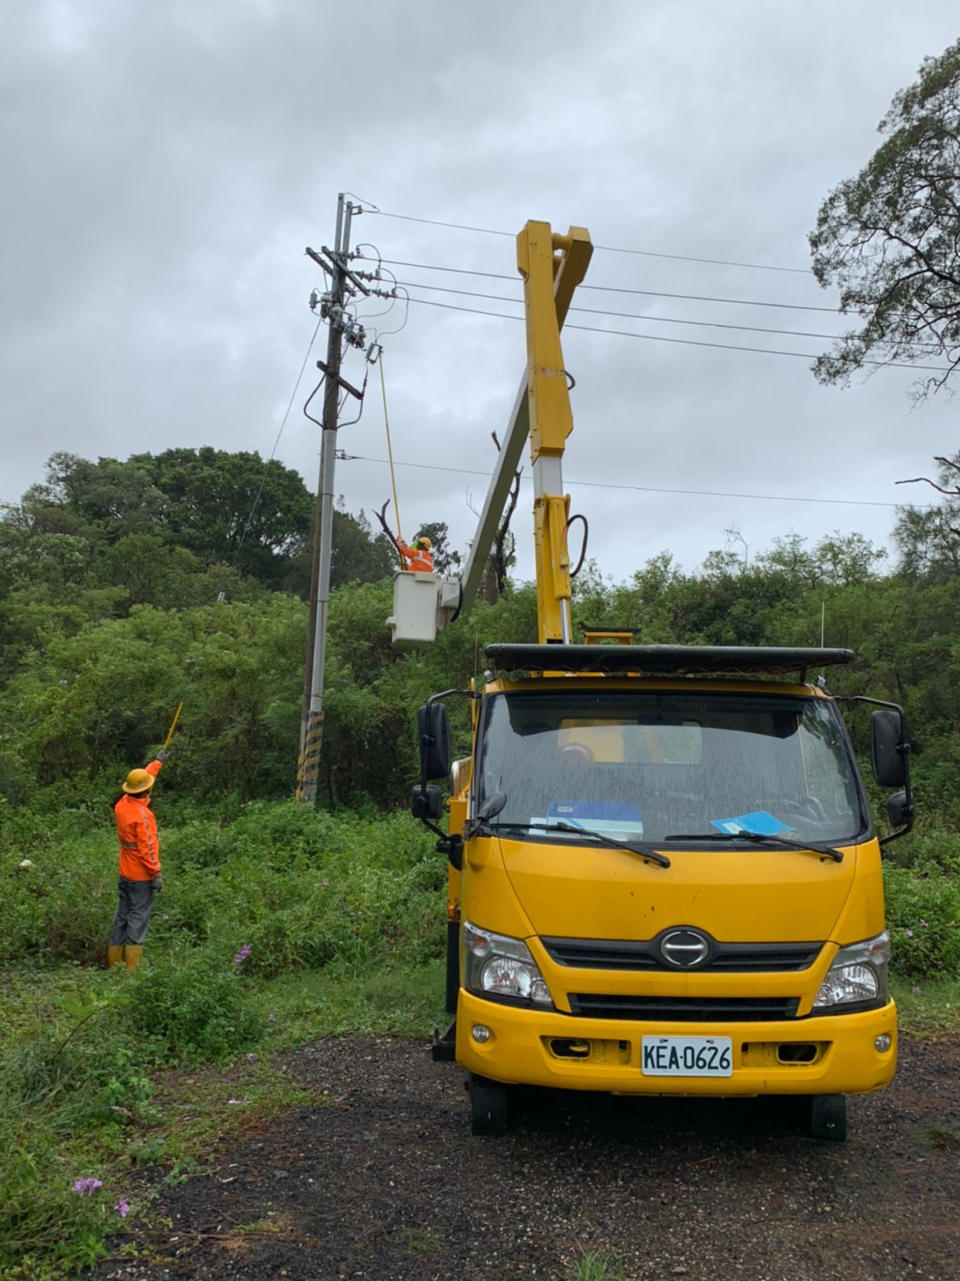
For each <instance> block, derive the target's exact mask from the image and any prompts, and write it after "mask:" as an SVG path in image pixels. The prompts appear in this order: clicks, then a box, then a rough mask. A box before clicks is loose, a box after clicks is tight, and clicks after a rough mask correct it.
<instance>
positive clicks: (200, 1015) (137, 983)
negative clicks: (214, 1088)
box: [128, 947, 263, 1062]
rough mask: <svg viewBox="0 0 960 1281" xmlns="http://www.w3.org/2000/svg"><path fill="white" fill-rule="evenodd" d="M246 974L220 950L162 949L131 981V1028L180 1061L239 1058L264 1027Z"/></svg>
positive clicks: (129, 987) (129, 984)
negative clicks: (246, 982) (238, 1054)
mask: <svg viewBox="0 0 960 1281" xmlns="http://www.w3.org/2000/svg"><path fill="white" fill-rule="evenodd" d="M211 953H212V954H211ZM240 968H241V967H240V966H239V965H235V964H234V963H233V961H232V960H231V959H230V958H229V957H227V956H224V955H223V954H222V952H221V953H220V954H219V955H218V954H217V952H216V951H215V950H214V949H206V950H197V949H191V948H188V947H179V948H173V949H171V950H169V951H168V950H165V949H160V950H159V951H158V953H157V954H156V955H154V956H152V957H151V958H150V959H149V961H148V962H144V964H143V965H142V966H141V968H140V969H138V970H136V971H135V972H134V973H133V974H132V975H131V976H130V977H129V979H128V994H129V1006H128V1017H129V1020H130V1024H131V1026H132V1027H133V1028H134V1029H135V1030H136V1031H138V1032H140V1033H141V1034H142V1035H143V1036H144V1037H146V1038H149V1039H150V1040H151V1041H152V1042H154V1044H156V1043H158V1042H159V1045H160V1047H162V1048H161V1053H162V1055H163V1057H164V1058H167V1059H173V1060H174V1061H186V1062H197V1061H200V1060H211V1059H212V1060H217V1059H223V1058H226V1057H228V1056H229V1055H233V1054H237V1053H239V1051H241V1050H243V1049H246V1048H247V1047H248V1046H250V1045H252V1044H253V1043H254V1042H255V1041H256V1040H257V1039H258V1038H259V1036H260V1033H261V1030H262V1027H263V1017H262V1015H261V1013H260V1011H259V1008H258V1006H257V1004H256V1003H255V1002H254V1000H253V999H252V998H251V996H250V994H249V992H248V991H247V989H246V987H245V986H244V983H243V978H242V975H241V973H240Z"/></svg>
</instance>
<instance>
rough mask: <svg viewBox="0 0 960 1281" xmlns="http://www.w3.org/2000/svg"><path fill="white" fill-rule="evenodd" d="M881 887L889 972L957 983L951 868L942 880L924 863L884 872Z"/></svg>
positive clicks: (956, 893)
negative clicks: (884, 893)
mask: <svg viewBox="0 0 960 1281" xmlns="http://www.w3.org/2000/svg"><path fill="white" fill-rule="evenodd" d="M958 863H960V860H958ZM885 884H886V891H887V925H888V928H889V930H890V938H891V943H892V947H893V965H894V968H895V970H896V971H897V972H898V973H900V974H903V975H906V976H910V977H916V978H957V977H960V886H958V883H957V877H956V868H955V869H954V870H953V872H952V873H951V874H949V875H948V874H946V873H944V871H943V869H942V868H940V867H938V866H936V865H935V864H930V863H925V864H920V865H919V866H916V867H909V868H906V867H893V866H888V867H887V869H886V875H885Z"/></svg>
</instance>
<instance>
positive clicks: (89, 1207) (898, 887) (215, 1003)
mask: <svg viewBox="0 0 960 1281" xmlns="http://www.w3.org/2000/svg"><path fill="white" fill-rule="evenodd" d="M61 799H62V798H61ZM158 809H159V811H160V814H159V817H160V825H161V838H162V849H163V862H164V875H165V880H166V888H165V889H164V890H163V892H162V893H161V895H160V896H159V897H158V899H157V901H156V904H155V908H154V915H153V920H152V923H151V927H150V934H149V937H148V940H147V945H146V949H145V959H144V963H143V966H142V967H141V968H140V969H139V970H137V971H136V972H133V973H128V972H127V971H125V970H110V971H107V970H105V969H104V968H103V960H104V953H105V948H106V942H107V937H108V934H109V929H110V922H111V919H112V915H113V911H114V906H115V898H116V869H115V846H114V836H113V831H112V824H111V822H110V815H109V811H107V812H105V813H96V812H93V811H91V810H87V809H85V808H83V807H77V808H75V809H70V808H69V807H66V808H63V809H61V810H59V811H54V810H51V811H50V812H49V813H45V812H43V811H41V810H36V811H29V810H23V809H21V810H18V811H11V810H10V809H9V807H4V806H0V980H2V982H0V1274H2V1275H4V1276H7V1275H9V1276H10V1277H20V1278H23V1279H24V1281H27V1279H32V1281H37V1279H40V1278H47V1279H49V1281H53V1279H54V1278H58V1277H61V1276H67V1275H69V1274H71V1273H73V1272H75V1271H77V1270H78V1269H82V1268H84V1267H86V1266H88V1265H89V1264H90V1263H91V1262H92V1261H93V1260H94V1259H95V1258H96V1257H97V1256H98V1254H99V1253H100V1252H102V1250H103V1248H104V1245H103V1242H104V1240H105V1238H106V1237H107V1235H108V1234H109V1232H110V1231H111V1229H116V1228H117V1227H118V1226H120V1225H121V1223H122V1219H121V1214H122V1210H123V1205H124V1200H123V1198H124V1194H125V1193H124V1189H125V1188H126V1187H127V1175H126V1173H125V1170H126V1167H125V1165H124V1161H125V1160H128V1159H129V1152H130V1151H131V1139H132V1138H133V1137H135V1136H137V1135H139V1134H140V1133H141V1132H142V1131H143V1130H144V1129H145V1128H146V1129H148V1130H149V1127H151V1126H154V1125H155V1124H156V1123H157V1121H158V1112H157V1103H156V1095H155V1081H156V1078H157V1073H158V1071H159V1070H161V1069H163V1068H165V1067H168V1066H171V1065H179V1064H189V1065H191V1066H193V1067H197V1066H198V1065H203V1064H218V1063H224V1062H236V1061H238V1060H239V1061H243V1062H245V1056H248V1055H249V1056H252V1057H256V1056H257V1055H258V1054H260V1055H263V1056H265V1057H266V1056H268V1055H269V1052H270V1050H271V1049H272V1048H273V1047H277V1048H281V1047H288V1046H291V1045H294V1044H297V1043H299V1042H300V1041H302V1040H304V1039H307V1038H308V1037H312V1036H317V1035H323V1034H325V1033H333V1032H348V1031H371V1032H372V1031H389V1032H397V1033H404V1032H420V1033H423V1032H425V1031H426V1030H428V1028H429V1027H430V1025H431V1023H432V1022H433V1020H434V1019H435V1018H438V1017H439V1016H440V1010H439V1006H440V1003H441V1001H442V962H441V960H440V958H441V956H442V949H443V912H442V907H443V894H442V887H443V883H444V880H445V876H446V869H445V864H444V860H443V857H442V856H441V855H439V854H437V853H436V851H435V849H434V841H433V838H432V837H431V836H430V835H429V834H427V833H425V832H424V831H423V830H422V829H421V828H420V827H419V825H417V824H416V823H414V822H413V820H412V819H410V818H409V817H407V816H406V815H403V814H395V815H390V816H365V815H357V814H328V813H318V814H314V813H312V812H311V811H310V810H308V809H306V808H304V807H301V806H297V805H294V804H292V803H280V802H277V803H272V804H260V803H255V804H250V805H247V806H245V807H241V808H234V810H233V811H232V812H229V813H226V812H225V813H223V814H217V813H215V812H213V811H212V810H200V809H198V808H196V807H193V808H185V809H181V810H180V811H179V812H176V811H174V812H165V802H164V800H163V799H162V798H161V799H160V800H159V803H158ZM890 854H891V857H890V860H889V862H888V863H887V865H886V879H887V896H888V917H889V923H890V929H891V934H892V937H893V942H894V953H893V954H894V969H895V972H896V973H897V975H898V983H897V986H898V990H899V991H900V992H901V993H902V994H903V1002H904V1006H905V1009H906V1011H907V1013H908V1017H909V1018H910V1019H911V1020H912V1025H913V1026H914V1027H916V1028H918V1029H921V1030H923V1029H927V1030H930V1031H936V1032H939V1031H942V1030H944V1029H946V1028H949V1027H955V1026H956V1023H955V1020H954V1021H951V1020H953V1019H954V1016H953V1013H952V1012H951V1011H952V1010H953V1009H954V1008H955V1007H956V1004H957V994H958V991H960V987H958V984H957V979H958V977H960V891H958V889H957V885H958V884H960V879H958V872H960V838H958V837H957V836H956V835H954V833H953V832H952V831H950V830H947V829H946V828H943V829H937V828H936V827H934V826H932V825H930V826H928V827H926V828H925V829H924V828H922V829H920V830H918V831H917V832H916V833H915V834H913V835H911V836H910V837H909V838H906V839H905V840H903V841H902V842H897V843H895V844H894V845H893V846H891V847H890ZM919 980H926V981H927V982H928V983H929V984H930V987H931V990H932V991H935V992H937V993H939V996H938V997H936V998H935V999H934V1002H933V1005H935V1007H936V1008H931V1005H930V1003H926V1004H925V1003H924V997H923V990H924V989H923V988H922V987H920V986H918V981H919ZM152 1141H153V1140H150V1142H152ZM125 1154H126V1155H125ZM89 1179H94V1180H97V1181H99V1182H100V1183H101V1184H102V1186H100V1187H96V1188H94V1187H93V1185H91V1184H89V1183H84V1182H83V1181H84V1180H89ZM78 1189H79V1190H78ZM577 1266H578V1268H579V1269H580V1271H579V1272H578V1274H577V1275H584V1276H588V1275H596V1276H598V1277H600V1276H616V1275H618V1273H617V1264H616V1261H611V1260H607V1259H604V1258H602V1257H594V1256H590V1255H589V1254H586V1255H584V1257H583V1258H582V1259H581V1260H580V1261H579V1263H578V1265H577ZM591 1269H592V1271H591Z"/></svg>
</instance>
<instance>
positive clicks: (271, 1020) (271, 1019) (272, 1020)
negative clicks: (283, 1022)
mask: <svg viewBox="0 0 960 1281" xmlns="http://www.w3.org/2000/svg"><path fill="white" fill-rule="evenodd" d="M276 1021H277V1016H276V1015H275V1014H274V1012H273V1010H271V1011H270V1013H269V1014H268V1015H267V1022H268V1023H276Z"/></svg>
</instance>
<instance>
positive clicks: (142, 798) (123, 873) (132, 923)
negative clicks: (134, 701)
mask: <svg viewBox="0 0 960 1281" xmlns="http://www.w3.org/2000/svg"><path fill="white" fill-rule="evenodd" d="M168 756H169V752H167V751H161V752H157V755H156V759H155V760H152V761H151V762H150V764H149V765H148V766H147V767H146V769H132V770H131V771H130V773H129V774H128V775H127V777H126V780H125V782H124V783H123V794H122V795H121V796H120V797H119V798H118V799H117V801H116V803H115V804H114V807H113V814H114V818H115V819H116V822H117V839H118V840H119V842H120V862H119V868H118V870H119V873H120V881H119V886H118V903H117V915H116V918H115V919H114V922H113V931H112V933H111V935H110V944H109V946H108V948H107V964H108V965H110V966H113V965H126V967H127V969H128V970H135V969H136V968H137V966H138V965H139V964H140V960H141V958H142V956H143V940H144V939H145V938H146V937H147V926H148V925H149V924H150V913H151V911H152V910H153V900H154V899H155V898H156V896H157V892H158V890H161V889H163V876H162V874H161V870H160V845H159V843H158V841H157V820H156V816H155V815H154V813H153V810H151V808H150V789H151V788H152V787H153V785H154V783H155V782H156V779H157V775H158V774H159V773H160V770H161V769H162V768H163V762H164V761H165V760H166V759H167V757H168Z"/></svg>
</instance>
